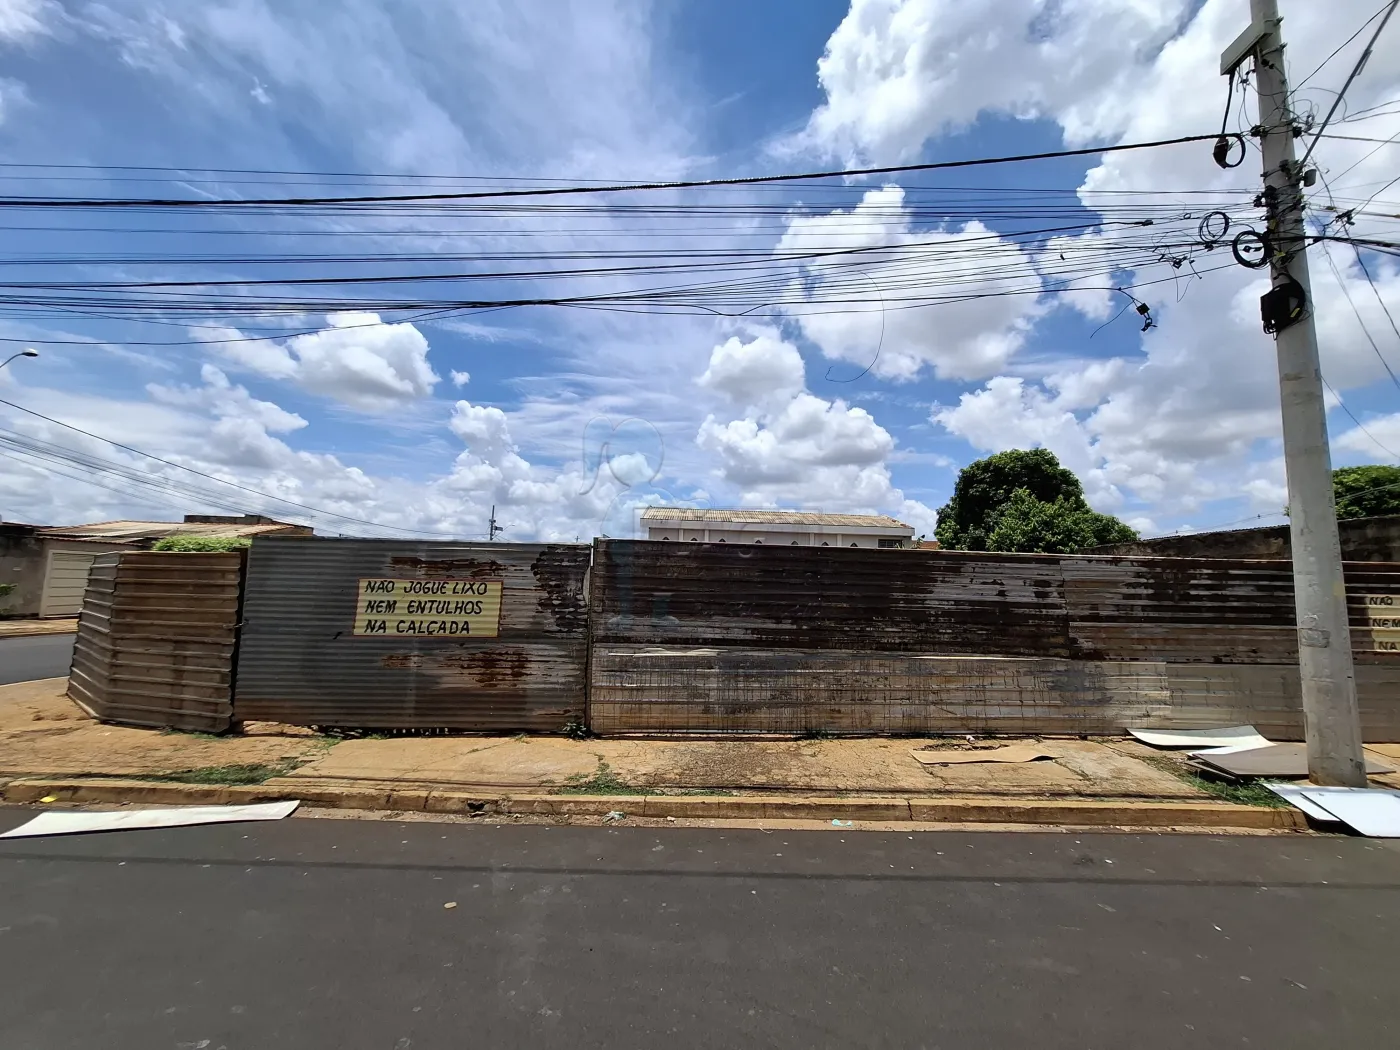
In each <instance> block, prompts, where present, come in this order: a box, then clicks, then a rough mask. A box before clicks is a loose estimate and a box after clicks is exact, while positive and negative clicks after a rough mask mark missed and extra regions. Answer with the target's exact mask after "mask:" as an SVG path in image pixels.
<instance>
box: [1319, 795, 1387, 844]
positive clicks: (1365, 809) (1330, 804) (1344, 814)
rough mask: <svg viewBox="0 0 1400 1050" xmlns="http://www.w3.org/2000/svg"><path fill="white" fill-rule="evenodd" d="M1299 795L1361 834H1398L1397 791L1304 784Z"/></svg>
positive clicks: (1371, 836)
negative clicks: (1301, 793) (1308, 785)
mask: <svg viewBox="0 0 1400 1050" xmlns="http://www.w3.org/2000/svg"><path fill="white" fill-rule="evenodd" d="M1303 795H1304V797H1306V798H1307V800H1308V801H1309V802H1313V803H1316V804H1317V805H1319V806H1321V807H1322V808H1323V809H1325V810H1327V811H1328V812H1329V813H1331V814H1332V815H1333V816H1335V817H1336V818H1337V819H1338V820H1340V821H1341V822H1342V823H1344V824H1346V825H1348V826H1349V827H1351V828H1353V829H1355V830H1356V831H1358V832H1360V833H1361V834H1362V835H1366V836H1368V837H1369V838H1373V839H1397V838H1400V791H1391V790H1389V789H1388V788H1354V787H1304V788H1303Z"/></svg>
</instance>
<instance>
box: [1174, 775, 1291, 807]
mask: <svg viewBox="0 0 1400 1050" xmlns="http://www.w3.org/2000/svg"><path fill="white" fill-rule="evenodd" d="M1181 779H1182V780H1184V781H1186V782H1187V783H1188V784H1191V785H1193V786H1194V787H1198V788H1200V789H1201V790H1202V791H1204V792H1205V793H1206V794H1207V795H1210V796H1212V797H1214V798H1218V799H1222V800H1223V801H1225V802H1235V803H1238V804H1239V805H1241V806H1267V807H1269V808H1270V809H1287V808H1288V806H1289V805H1290V804H1289V803H1288V802H1286V801H1285V800H1284V799H1281V798H1279V797H1278V796H1277V795H1275V794H1274V793H1273V792H1272V791H1270V790H1269V789H1268V788H1266V787H1265V786H1264V783H1263V781H1260V780H1249V781H1246V782H1245V783H1243V784H1231V783H1229V782H1228V781H1224V780H1216V779H1214V778H1212V777H1203V776H1199V775H1197V774H1195V773H1187V774H1182V776H1181Z"/></svg>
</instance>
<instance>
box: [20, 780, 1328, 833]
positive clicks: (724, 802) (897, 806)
mask: <svg viewBox="0 0 1400 1050" xmlns="http://www.w3.org/2000/svg"><path fill="white" fill-rule="evenodd" d="M50 796H53V798H54V799H55V800H56V801H60V802H106V803H117V802H138V803H149V804H156V805H165V806H183V805H203V806H211V805H230V804H243V803H250V802H278V801H282V800H285V799H300V800H301V801H302V802H303V803H304V804H306V805H310V806H321V807H326V808H331V809H376V810H399V811H411V812H420V813H463V814H502V815H509V814H531V815H537V816H538V815H545V816H594V817H596V816H603V815H605V814H607V813H611V812H613V811H621V812H623V813H627V814H629V815H631V816H634V817H663V818H664V817H676V818H691V819H707V818H708V819H729V820H864V821H920V822H925V823H937V824H1046V825H1057V826H1080V827H1120V826H1121V827H1134V828H1182V827H1195V828H1241V829H1250V830H1299V831H1305V830H1307V827H1308V824H1307V820H1306V818H1305V817H1304V816H1303V814H1302V813H1301V812H1299V811H1298V810H1296V809H1292V808H1288V809H1272V808H1269V807H1265V806H1237V805H1234V804H1232V803H1228V802H1132V801H1129V802H1102V801H1085V800H1080V799H1065V800H1061V801H1046V800H1033V801H1032V800H1005V799H976V798H966V799H943V798H776V797H766V796H758V795H746V796H740V797H734V796H695V795H691V796H684V797H677V796H670V795H513V796H507V795H501V794H500V793H498V792H474V791H470V790H464V789H451V788H434V787H425V786H409V785H405V786H394V785H389V784H378V785H373V786H366V785H361V784H348V785H347V784H331V783H327V782H325V781H322V782H320V783H316V782H311V783H303V782H300V781H297V780H296V779H295V778H288V777H279V778H276V779H274V780H270V781H268V782H267V783H265V784H255V785H246V786H238V787H220V786H217V785H206V784H170V783H162V782H152V781H145V780H105V779H93V780H86V779H85V780H60V779H32V780H23V779H20V780H12V781H10V782H9V783H8V784H5V785H4V786H3V789H0V797H3V799H4V801H6V802H38V801H40V800H41V799H45V798H48V797H50Z"/></svg>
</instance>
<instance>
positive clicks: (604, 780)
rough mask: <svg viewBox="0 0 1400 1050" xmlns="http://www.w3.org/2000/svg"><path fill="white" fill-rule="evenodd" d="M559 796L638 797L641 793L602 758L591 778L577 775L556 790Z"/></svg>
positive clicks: (580, 774)
mask: <svg viewBox="0 0 1400 1050" xmlns="http://www.w3.org/2000/svg"><path fill="white" fill-rule="evenodd" d="M554 790H555V794H558V795H636V794H639V793H640V792H639V791H638V789H637V788H634V787H633V786H632V785H631V784H629V783H627V781H625V780H623V779H622V778H621V777H619V776H618V775H617V774H616V773H614V772H613V769H612V766H610V765H608V764H607V763H606V762H604V761H603V760H602V759H601V758H600V759H598V768H597V769H596V770H594V771H593V775H592V776H591V777H585V776H584V775H583V774H582V773H575V774H573V775H572V776H570V777H567V778H566V779H565V781H564V783H563V785H562V786H560V787H557V788H555V789H554Z"/></svg>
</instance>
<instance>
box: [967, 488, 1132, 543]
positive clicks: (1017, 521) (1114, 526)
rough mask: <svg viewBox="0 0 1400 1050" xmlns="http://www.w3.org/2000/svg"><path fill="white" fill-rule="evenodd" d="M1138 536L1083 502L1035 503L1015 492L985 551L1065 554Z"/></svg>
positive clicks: (1064, 500) (1034, 500) (1023, 492)
mask: <svg viewBox="0 0 1400 1050" xmlns="http://www.w3.org/2000/svg"><path fill="white" fill-rule="evenodd" d="M1135 539H1137V533H1136V532H1134V531H1133V530H1132V529H1130V528H1129V527H1128V526H1127V525H1124V524H1123V523H1122V522H1121V521H1119V520H1118V519H1117V518H1114V517H1111V516H1110V515H1107V514H1099V513H1098V512H1097V511H1093V510H1090V509H1089V507H1087V506H1085V505H1083V503H1082V502H1081V503H1078V504H1076V503H1075V502H1074V501H1073V500H1069V499H1066V498H1064V497H1063V496H1062V497H1060V498H1059V499H1057V500H1056V501H1055V502H1054V503H1046V502H1045V501H1044V500H1038V499H1036V498H1035V497H1034V496H1032V495H1031V494H1030V492H1028V491H1027V490H1026V489H1017V490H1016V491H1015V492H1013V493H1012V494H1011V498H1010V499H1009V500H1007V501H1006V503H1004V504H1003V505H1002V508H1001V512H1000V513H999V514H998V515H997V518H996V524H995V525H994V526H993V527H992V531H991V532H990V533H989V534H988V536H987V550H990V551H1017V552H1019V553H1021V554H1065V553H1068V552H1070V551H1077V550H1083V549H1084V548H1085V547H1097V546H1099V545H1100V544H1104V543H1126V542H1128V541H1129V540H1135Z"/></svg>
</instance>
